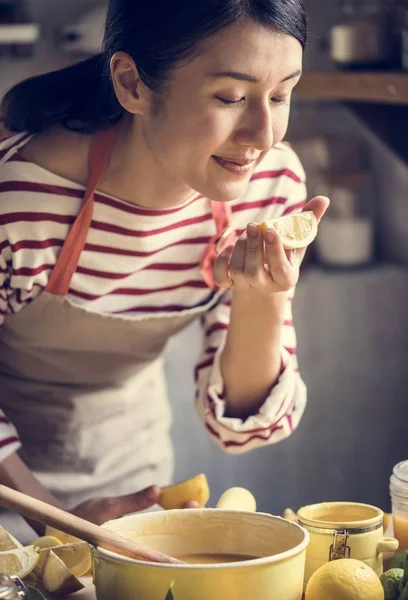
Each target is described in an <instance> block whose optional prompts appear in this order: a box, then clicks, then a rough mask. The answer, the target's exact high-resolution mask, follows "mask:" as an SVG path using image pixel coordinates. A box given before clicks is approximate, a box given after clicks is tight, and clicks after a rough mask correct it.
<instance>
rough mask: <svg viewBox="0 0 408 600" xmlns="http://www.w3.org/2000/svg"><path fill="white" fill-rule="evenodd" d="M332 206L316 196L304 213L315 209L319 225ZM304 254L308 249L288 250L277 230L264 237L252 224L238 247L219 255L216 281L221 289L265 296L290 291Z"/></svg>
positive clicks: (294, 283) (256, 226) (215, 273)
mask: <svg viewBox="0 0 408 600" xmlns="http://www.w3.org/2000/svg"><path fill="white" fill-rule="evenodd" d="M329 203H330V201H329V199H328V198H326V197H324V196H316V197H315V198H313V199H312V200H310V201H309V202H308V203H307V204H306V205H305V206H304V208H303V210H312V211H313V212H314V214H315V216H316V218H317V221H318V222H319V221H320V220H321V218H322V217H323V215H324V213H325V212H326V210H327V208H328V206H329ZM264 242H265V243H264ZM305 252H306V248H299V249H296V250H286V249H285V248H284V247H283V244H282V242H281V240H280V238H279V235H278V234H277V233H276V232H275V231H273V230H270V229H268V230H267V231H266V232H265V234H264V235H263V234H262V231H261V228H260V227H259V225H256V224H254V223H250V224H249V225H248V227H247V229H246V231H245V232H244V233H243V234H242V235H241V237H240V238H239V239H238V241H237V243H236V244H235V246H229V247H228V248H226V249H225V250H224V251H223V252H221V254H220V255H219V256H218V258H217V260H216V262H215V265H214V280H215V283H216V284H217V285H218V286H219V287H221V288H229V287H234V290H235V289H237V290H254V291H258V292H260V293H262V294H265V295H269V294H272V293H276V292H287V291H288V290H289V289H290V288H292V287H294V286H295V285H296V283H297V281H298V278H299V268H300V265H301V262H302V260H303V257H304V255H305Z"/></svg>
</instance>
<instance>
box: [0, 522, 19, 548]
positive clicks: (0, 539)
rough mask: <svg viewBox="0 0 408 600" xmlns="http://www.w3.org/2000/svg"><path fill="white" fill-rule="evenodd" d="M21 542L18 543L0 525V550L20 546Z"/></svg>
mask: <svg viewBox="0 0 408 600" xmlns="http://www.w3.org/2000/svg"><path fill="white" fill-rule="evenodd" d="M22 547H23V544H20V542H19V541H18V540H16V538H15V537H13V536H12V535H11V534H10V533H9V532H8V531H6V530H5V529H3V527H1V526H0V552H5V551H6V550H15V549H16V548H22Z"/></svg>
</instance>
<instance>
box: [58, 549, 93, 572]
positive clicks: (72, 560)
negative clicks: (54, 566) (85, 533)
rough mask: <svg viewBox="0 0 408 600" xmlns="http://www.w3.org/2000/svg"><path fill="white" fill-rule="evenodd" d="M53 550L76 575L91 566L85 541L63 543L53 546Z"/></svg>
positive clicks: (89, 551)
mask: <svg viewBox="0 0 408 600" xmlns="http://www.w3.org/2000/svg"><path fill="white" fill-rule="evenodd" d="M53 552H54V554H56V555H57V556H58V558H60V559H61V560H62V562H63V563H64V564H65V565H66V566H67V567H68V569H69V570H70V571H71V573H72V574H73V575H75V576H76V577H82V575H85V574H86V573H88V571H89V570H90V568H91V567H92V554H91V549H90V547H89V546H88V544H87V543H86V542H74V543H72V544H64V545H63V546H58V547H57V548H53Z"/></svg>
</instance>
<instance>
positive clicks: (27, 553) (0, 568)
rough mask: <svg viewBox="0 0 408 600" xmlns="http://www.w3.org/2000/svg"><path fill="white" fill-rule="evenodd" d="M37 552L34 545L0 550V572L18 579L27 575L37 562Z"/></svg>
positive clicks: (38, 555)
mask: <svg viewBox="0 0 408 600" xmlns="http://www.w3.org/2000/svg"><path fill="white" fill-rule="evenodd" d="M39 552H40V551H39V549H38V548H34V546H27V547H25V548H17V549H16V550H6V551H5V552H0V572H1V573H5V574H6V575H9V576H10V577H20V579H23V578H24V577H27V575H29V574H30V573H32V572H33V570H34V568H35V566H36V564H37V563H38V560H39V557H40V554H39Z"/></svg>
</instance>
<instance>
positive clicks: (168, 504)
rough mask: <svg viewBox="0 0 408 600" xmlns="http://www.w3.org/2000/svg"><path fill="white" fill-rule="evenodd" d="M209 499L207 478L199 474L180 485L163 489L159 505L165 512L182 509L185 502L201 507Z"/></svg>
mask: <svg viewBox="0 0 408 600" xmlns="http://www.w3.org/2000/svg"><path fill="white" fill-rule="evenodd" d="M209 498H210V488H209V486H208V481H207V477H206V476H205V475H204V474H203V473H201V474H200V475H196V476H195V477H191V478H190V479H186V480H185V481H182V482H181V483H176V484H174V485H169V486H167V487H164V488H163V489H162V493H161V495H160V498H159V505H160V506H161V507H162V508H164V509H166V510H171V509H175V508H183V507H184V505H185V504H186V503H187V502H193V501H195V502H198V504H199V505H200V506H201V507H203V506H205V505H206V504H207V502H208V500H209Z"/></svg>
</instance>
